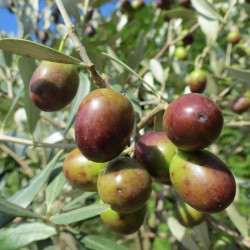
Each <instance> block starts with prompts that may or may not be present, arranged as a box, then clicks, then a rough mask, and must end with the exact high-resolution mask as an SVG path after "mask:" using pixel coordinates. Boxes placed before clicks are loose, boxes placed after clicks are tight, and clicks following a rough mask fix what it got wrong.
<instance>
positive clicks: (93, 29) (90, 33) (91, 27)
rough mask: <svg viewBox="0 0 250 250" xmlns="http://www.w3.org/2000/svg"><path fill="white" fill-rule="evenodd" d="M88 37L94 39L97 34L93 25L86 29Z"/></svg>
mask: <svg viewBox="0 0 250 250" xmlns="http://www.w3.org/2000/svg"><path fill="white" fill-rule="evenodd" d="M85 34H86V36H89V37H92V36H94V35H95V34H96V29H95V28H94V27H93V26H92V25H88V26H87V27H86V29H85Z"/></svg>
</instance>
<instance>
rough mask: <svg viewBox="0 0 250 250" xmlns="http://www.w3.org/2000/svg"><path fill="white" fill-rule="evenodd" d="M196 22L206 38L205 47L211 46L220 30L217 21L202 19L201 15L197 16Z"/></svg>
mask: <svg viewBox="0 0 250 250" xmlns="http://www.w3.org/2000/svg"><path fill="white" fill-rule="evenodd" d="M198 21H199V24H200V27H201V30H202V32H203V33H204V35H205V36H206V42H207V45H208V46H211V45H213V44H214V43H215V41H216V40H217V37H218V33H219V29H220V27H219V22H218V21H217V20H211V19H207V18H204V16H202V15H200V16H199V18H198Z"/></svg>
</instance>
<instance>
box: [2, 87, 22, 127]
mask: <svg viewBox="0 0 250 250" xmlns="http://www.w3.org/2000/svg"><path fill="white" fill-rule="evenodd" d="M23 89H24V87H23V86H22V85H21V86H20V87H19V89H18V91H17V93H16V95H15V98H14V100H13V101H12V103H11V106H10V108H9V111H8V113H7V115H6V116H5V118H4V120H3V122H2V130H4V126H5V124H6V122H7V120H8V119H9V117H10V115H11V113H12V111H13V110H14V108H15V107H16V104H17V102H18V100H19V98H20V97H21V95H22V93H23Z"/></svg>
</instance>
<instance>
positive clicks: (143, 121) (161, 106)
mask: <svg viewBox="0 0 250 250" xmlns="http://www.w3.org/2000/svg"><path fill="white" fill-rule="evenodd" d="M167 105H168V104H167V103H166V102H161V103H159V104H158V105H157V106H156V107H155V108H154V109H153V110H152V111H151V112H150V113H149V114H147V115H146V116H145V117H143V118H142V119H141V121H140V122H139V123H138V124H137V131H139V130H140V129H142V128H143V127H144V126H145V125H146V124H147V122H148V121H149V120H150V119H151V118H153V117H154V116H155V115H157V114H158V113H159V112H161V111H163V110H165V109H166V108H167Z"/></svg>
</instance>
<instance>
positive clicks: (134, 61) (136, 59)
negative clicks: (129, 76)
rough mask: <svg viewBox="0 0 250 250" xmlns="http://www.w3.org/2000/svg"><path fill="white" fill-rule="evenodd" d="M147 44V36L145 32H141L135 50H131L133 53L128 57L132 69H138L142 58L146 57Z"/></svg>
mask: <svg viewBox="0 0 250 250" xmlns="http://www.w3.org/2000/svg"><path fill="white" fill-rule="evenodd" d="M146 45H147V38H146V36H145V34H144V32H140V34H139V38H138V42H137V46H136V48H135V50H134V51H131V54H130V56H129V58H128V63H127V64H128V65H129V66H130V68H132V69H137V67H138V66H139V64H140V63H141V61H142V59H143V58H144V51H145V47H146Z"/></svg>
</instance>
